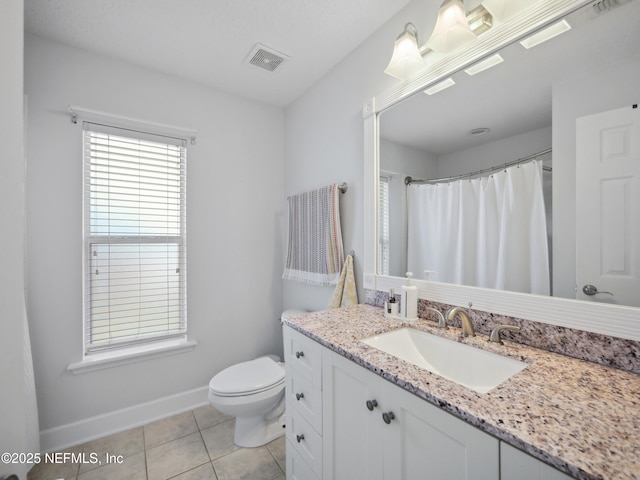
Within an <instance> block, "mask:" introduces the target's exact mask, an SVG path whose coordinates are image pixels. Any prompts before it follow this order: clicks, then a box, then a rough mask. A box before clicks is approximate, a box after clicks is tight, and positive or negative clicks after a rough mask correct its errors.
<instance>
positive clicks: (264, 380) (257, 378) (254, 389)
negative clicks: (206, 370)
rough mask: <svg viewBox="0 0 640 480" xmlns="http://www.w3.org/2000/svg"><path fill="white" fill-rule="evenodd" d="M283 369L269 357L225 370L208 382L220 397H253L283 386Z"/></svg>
mask: <svg viewBox="0 0 640 480" xmlns="http://www.w3.org/2000/svg"><path fill="white" fill-rule="evenodd" d="M284 375H285V370H284V368H283V367H282V366H281V365H279V364H278V363H276V362H274V361H273V360H272V359H271V358H269V357H260V358H256V359H255V360H250V361H248V362H242V363H238V364H236V365H232V366H230V367H227V368H225V369H224V370H222V371H221V372H220V373H218V374H217V375H215V376H214V377H213V378H212V379H211V381H210V382H209V390H210V392H211V393H213V394H215V395H218V396H220V397H238V396H244V395H254V394H258V393H261V392H265V391H267V390H270V389H273V388H275V387H280V386H281V385H283V384H284Z"/></svg>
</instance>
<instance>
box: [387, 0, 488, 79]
mask: <svg viewBox="0 0 640 480" xmlns="http://www.w3.org/2000/svg"><path fill="white" fill-rule="evenodd" d="M450 4H454V6H457V7H459V10H455V11H453V13H454V14H456V15H457V13H458V11H460V12H462V14H461V15H462V18H463V19H464V20H463V23H466V28H469V29H470V30H471V32H472V35H473V38H472V40H473V39H475V38H476V37H477V36H478V35H480V34H481V33H484V32H486V31H487V30H489V29H490V28H491V26H492V25H493V19H492V17H491V14H490V13H489V12H488V11H487V10H486V9H485V8H484V7H483V6H482V5H478V6H477V7H476V8H474V9H473V10H471V11H470V12H469V13H467V14H466V15H465V13H464V5H463V4H462V1H461V0H445V1H444V3H443V4H442V7H441V8H440V12H439V14H438V22H440V17H443V16H444V13H443V12H447V11H448V12H449V13H451V12H452V10H450V9H451V8H452V6H451V5H450ZM447 7H448V8H449V10H447V9H446V8H447ZM456 18H457V17H456ZM440 25H442V22H440ZM437 28H438V24H436V29H437ZM440 28H444V27H442V26H441V27H440ZM454 30H455V29H454ZM445 33H446V32H445ZM451 33H452V32H449V34H450V35H451ZM435 34H436V32H435V31H434V35H435ZM450 35H449V37H447V38H445V37H442V36H440V37H438V40H439V41H440V42H443V41H444V42H445V43H448V45H449V47H452V46H454V45H453V43H452V42H451V41H450ZM432 37H433V35H432ZM430 41H431V40H430ZM434 41H435V40H434ZM436 43H437V42H436ZM456 48H459V47H456ZM430 50H434V51H436V48H432V47H431V45H429V42H427V43H425V44H424V45H422V46H421V47H419V46H418V30H417V29H416V27H415V26H414V25H413V24H412V23H407V24H406V25H405V27H404V31H403V32H402V33H401V34H400V35H399V36H398V38H397V39H396V43H395V47H394V49H393V55H392V57H391V61H390V62H389V65H387V68H386V69H385V71H384V72H385V73H386V74H387V75H391V76H392V77H395V78H398V79H400V80H407V79H408V78H410V77H411V76H412V75H414V74H415V73H417V72H419V71H420V70H422V69H423V68H425V67H426V66H427V65H426V62H425V61H424V59H423V56H424V55H426V54H427V53H428V52H429V51H430ZM438 51H440V50H438Z"/></svg>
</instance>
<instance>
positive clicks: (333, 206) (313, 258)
mask: <svg viewBox="0 0 640 480" xmlns="http://www.w3.org/2000/svg"><path fill="white" fill-rule="evenodd" d="M288 203H289V247H288V249H287V263H286V266H285V269H284V274H283V275H282V278H286V279H289V280H298V281H301V282H305V283H309V284H312V285H335V284H336V283H337V282H338V280H339V278H340V271H341V270H342V266H343V264H344V251H343V247H342V233H341V231H340V209H339V205H338V185H337V184H334V185H329V186H328V187H323V188H319V189H316V190H312V191H309V192H305V193H300V194H297V195H292V196H291V197H289V198H288Z"/></svg>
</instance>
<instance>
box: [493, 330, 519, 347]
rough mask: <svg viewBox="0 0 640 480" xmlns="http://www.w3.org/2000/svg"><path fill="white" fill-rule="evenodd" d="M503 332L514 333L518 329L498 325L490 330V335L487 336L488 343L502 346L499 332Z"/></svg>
mask: <svg viewBox="0 0 640 480" xmlns="http://www.w3.org/2000/svg"><path fill="white" fill-rule="evenodd" d="M503 330H512V331H514V332H519V331H520V327H517V326H515V325H498V326H497V327H495V328H494V329H493V330H491V335H490V336H489V341H490V342H492V343H499V344H501V345H502V343H503V342H502V338H500V332H501V331H503Z"/></svg>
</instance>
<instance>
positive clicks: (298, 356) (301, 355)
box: [296, 351, 304, 358]
mask: <svg viewBox="0 0 640 480" xmlns="http://www.w3.org/2000/svg"><path fill="white" fill-rule="evenodd" d="M300 357H304V352H303V351H300V352H296V358H300Z"/></svg>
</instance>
